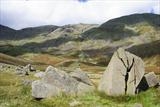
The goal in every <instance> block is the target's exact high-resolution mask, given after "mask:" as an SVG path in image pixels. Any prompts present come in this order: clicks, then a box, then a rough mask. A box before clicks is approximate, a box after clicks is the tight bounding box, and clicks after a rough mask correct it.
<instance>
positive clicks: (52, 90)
mask: <svg viewBox="0 0 160 107" xmlns="http://www.w3.org/2000/svg"><path fill="white" fill-rule="evenodd" d="M60 92H61V91H60V89H59V88H57V87H56V86H54V85H50V84H47V83H45V82H43V81H41V80H36V81H34V82H32V96H33V97H35V98H46V97H52V96H57V95H59V94H60Z"/></svg>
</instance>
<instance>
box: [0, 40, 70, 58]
mask: <svg viewBox="0 0 160 107" xmlns="http://www.w3.org/2000/svg"><path fill="white" fill-rule="evenodd" d="M70 40H71V38H69V37H67V38H66V37H60V38H57V39H52V40H47V41H44V42H42V43H35V42H32V43H26V44H24V45H22V46H13V45H4V46H0V52H1V53H4V54H8V55H12V56H18V55H23V54H25V53H41V52H45V51H46V52H47V49H48V48H49V47H58V46H59V45H61V44H64V43H66V42H68V41H70ZM57 51H58V50H57Z"/></svg>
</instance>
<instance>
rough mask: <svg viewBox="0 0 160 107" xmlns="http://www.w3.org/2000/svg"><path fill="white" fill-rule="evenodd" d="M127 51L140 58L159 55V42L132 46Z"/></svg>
mask: <svg viewBox="0 0 160 107" xmlns="http://www.w3.org/2000/svg"><path fill="white" fill-rule="evenodd" d="M127 50H128V51H129V52H131V53H133V54H135V55H137V56H140V57H141V58H145V57H151V56H154V55H160V40H157V41H154V42H151V43H146V44H141V45H137V46H133V47H131V48H129V49H127Z"/></svg>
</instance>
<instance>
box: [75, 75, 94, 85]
mask: <svg viewBox="0 0 160 107" xmlns="http://www.w3.org/2000/svg"><path fill="white" fill-rule="evenodd" d="M73 78H74V79H76V80H77V81H78V82H82V83H84V84H87V85H90V86H92V85H91V84H88V83H87V82H85V81H83V80H82V79H80V78H78V77H73Z"/></svg>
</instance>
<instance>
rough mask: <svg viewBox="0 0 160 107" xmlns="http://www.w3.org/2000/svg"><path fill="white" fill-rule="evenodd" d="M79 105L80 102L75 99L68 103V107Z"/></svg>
mask: <svg viewBox="0 0 160 107" xmlns="http://www.w3.org/2000/svg"><path fill="white" fill-rule="evenodd" d="M80 105H82V103H81V102H79V101H76V100H74V101H72V102H70V103H69V106H70V107H76V106H80Z"/></svg>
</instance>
